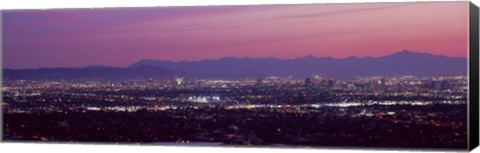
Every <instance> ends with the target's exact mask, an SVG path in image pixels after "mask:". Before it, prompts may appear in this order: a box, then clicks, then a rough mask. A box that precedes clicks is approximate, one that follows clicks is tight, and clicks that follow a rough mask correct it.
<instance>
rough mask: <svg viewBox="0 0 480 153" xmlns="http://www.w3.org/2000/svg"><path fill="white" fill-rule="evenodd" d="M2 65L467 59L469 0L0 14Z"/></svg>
mask: <svg viewBox="0 0 480 153" xmlns="http://www.w3.org/2000/svg"><path fill="white" fill-rule="evenodd" d="M3 32H4V36H3V45H4V48H3V59H4V63H3V64H4V67H5V68H38V67H81V66H86V65H107V66H119V67H124V66H127V65H129V64H132V63H134V62H136V61H138V60H141V59H162V60H173V61H181V60H202V59H216V58H221V57H252V58H256V57H275V58H281V59H292V58H299V57H304V56H307V55H313V56H317V57H334V58H345V57H348V56H357V57H364V56H372V57H378V56H384V55H388V54H392V53H394V52H398V51H401V50H404V49H408V50H412V51H417V52H425V53H431V54H436V55H445V56H451V57H466V56H467V53H468V51H467V49H468V2H416V3H363V4H362V3H359V4H312V5H260V6H210V7H205V6H203V7H157V8H129V9H127V8H116V9H73V10H68V9H67V10H23V11H21V10H17V11H6V12H3Z"/></svg>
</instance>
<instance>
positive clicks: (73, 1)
mask: <svg viewBox="0 0 480 153" xmlns="http://www.w3.org/2000/svg"><path fill="white" fill-rule="evenodd" d="M410 1H428V0H237V1H234V0H223V1H222V0H175V1H155V0H0V9H8V10H10V9H49V8H99V7H142V6H185V5H186V6H192V5H244V4H298V3H350V2H357V3H358V2H410ZM434 1H446V0H434ZM472 2H474V3H475V4H476V5H477V6H480V0H472ZM298 151H300V152H302V153H314V152H315V153H318V152H333V153H349V152H358V153H370V152H392V153H395V152H412V153H415V152H419V153H420V152H421V153H427V152H432V151H398V150H365V149H363V150H362V149H355V150H351V149H350V150H349V149H271V148H232V147H222V148H221V147H215V148H211V147H164V146H139V145H99V144H95V145H92V144H35V143H0V152H5V153H9V152H15V153H17V152H48V153H50V152H64V153H65V152H68V153H70V152H73V153H75V152H81V153H87V152H88V153H89V152H107V153H117V152H118V153H123V152H168V153H170V152H195V153H203V152H228V153H245V152H251V153H287V152H288V153H291V152H298ZM474 152H475V153H480V149H479V148H477V149H476V150H475V151H474Z"/></svg>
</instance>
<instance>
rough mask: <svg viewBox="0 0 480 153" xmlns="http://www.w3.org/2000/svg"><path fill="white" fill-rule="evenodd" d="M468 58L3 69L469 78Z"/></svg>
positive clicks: (36, 73)
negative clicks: (457, 76)
mask: <svg viewBox="0 0 480 153" xmlns="http://www.w3.org/2000/svg"><path fill="white" fill-rule="evenodd" d="M467 62H468V61H467V59H466V58H459V57H446V56H439V55H432V54H427V53H420V52H413V51H408V50H403V51H400V52H397V53H394V54H391V55H386V56H382V57H362V58H360V57H353V56H352V57H347V58H341V59H339V58H329V57H314V56H311V55H309V56H305V57H302V58H296V59H277V58H234V57H225V58H220V59H215V60H200V61H180V62H175V61H166V60H149V59H144V60H140V61H138V62H136V63H133V64H131V65H129V66H128V67H126V68H116V67H105V66H91V67H84V68H40V69H19V70H13V69H4V71H3V72H4V74H3V75H4V79H14V80H15V79H25V80H41V79H100V80H125V79H147V78H158V77H172V76H195V77H201V78H241V77H266V76H294V77H308V76H312V75H321V76H327V77H355V76H405V75H413V76H452V75H467Z"/></svg>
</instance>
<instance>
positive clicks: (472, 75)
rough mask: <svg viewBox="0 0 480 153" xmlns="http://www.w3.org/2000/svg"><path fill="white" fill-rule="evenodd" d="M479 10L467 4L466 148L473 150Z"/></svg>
mask: <svg viewBox="0 0 480 153" xmlns="http://www.w3.org/2000/svg"><path fill="white" fill-rule="evenodd" d="M478 24H479V8H478V7H477V6H476V5H475V4H473V3H472V2H470V3H469V63H468V64H469V93H468V94H469V95H468V97H469V102H468V112H469V114H468V147H469V150H470V151H471V150H473V149H475V148H476V147H477V146H478V143H479V105H478V103H479V82H478V80H479V25H478Z"/></svg>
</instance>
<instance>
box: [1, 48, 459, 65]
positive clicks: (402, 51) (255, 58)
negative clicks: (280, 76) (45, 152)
mask: <svg viewBox="0 0 480 153" xmlns="http://www.w3.org/2000/svg"><path fill="white" fill-rule="evenodd" d="M399 53H414V54H427V55H430V56H441V57H446V58H462V59H466V60H468V55H467V57H459V56H446V55H439V54H431V53H425V52H419V51H413V50H408V49H404V50H401V51H398V52H393V53H392V54H387V55H382V56H376V57H374V56H347V57H341V58H338V57H328V56H314V55H312V54H307V55H305V56H301V57H295V58H287V59H282V58H278V57H233V56H225V57H219V58H211V59H199V60H178V61H174V60H164V59H139V60H137V61H136V62H134V63H131V64H128V65H127V66H109V65H102V64H90V65H84V66H65V67H61V66H57V67H55V66H53V67H50V66H45V67H36V68H4V67H2V70H26V69H42V68H88V67H108V68H128V67H130V66H131V65H133V64H136V63H138V62H140V61H145V60H149V61H164V62H174V63H181V62H202V61H212V60H221V59H226V58H235V59H253V60H258V59H276V60H284V61H287V60H298V59H303V58H309V57H311V58H316V59H336V60H342V59H349V58H383V57H387V56H392V55H396V54H399Z"/></svg>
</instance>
